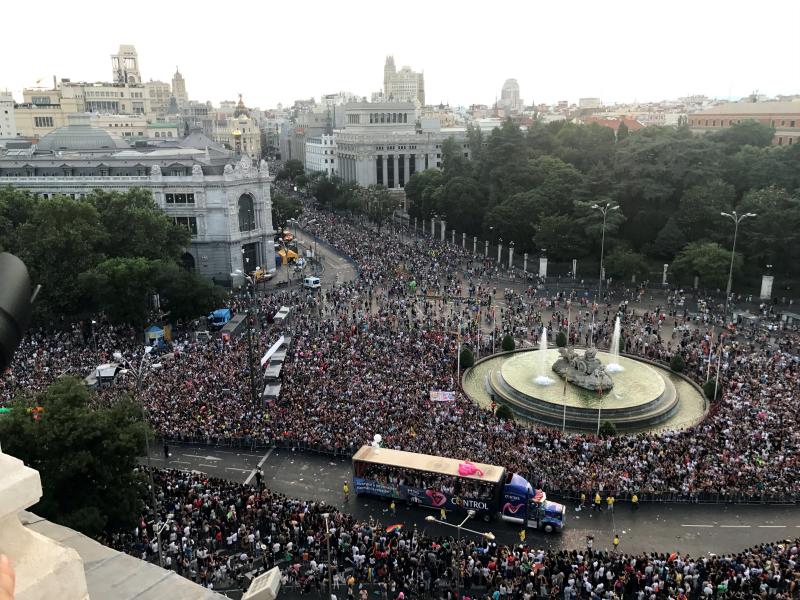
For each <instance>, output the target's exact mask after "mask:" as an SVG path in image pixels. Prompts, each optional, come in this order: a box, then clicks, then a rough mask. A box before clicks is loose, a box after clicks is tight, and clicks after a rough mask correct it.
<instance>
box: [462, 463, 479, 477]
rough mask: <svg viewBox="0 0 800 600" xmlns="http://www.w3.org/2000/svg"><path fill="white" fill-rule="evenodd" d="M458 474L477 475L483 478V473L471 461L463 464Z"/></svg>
mask: <svg viewBox="0 0 800 600" xmlns="http://www.w3.org/2000/svg"><path fill="white" fill-rule="evenodd" d="M458 474H459V475H464V476H467V475H477V476H478V477H483V471H481V470H480V469H479V468H478V467H476V466H475V465H473V464H472V463H471V462H469V461H465V462H462V463H461V464H459V465H458Z"/></svg>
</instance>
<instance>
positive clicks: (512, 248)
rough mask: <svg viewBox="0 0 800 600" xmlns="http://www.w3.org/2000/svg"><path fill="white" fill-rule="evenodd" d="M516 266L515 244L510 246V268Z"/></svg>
mask: <svg viewBox="0 0 800 600" xmlns="http://www.w3.org/2000/svg"><path fill="white" fill-rule="evenodd" d="M513 266H514V246H509V247H508V268H509V269H511V268H512V267H513Z"/></svg>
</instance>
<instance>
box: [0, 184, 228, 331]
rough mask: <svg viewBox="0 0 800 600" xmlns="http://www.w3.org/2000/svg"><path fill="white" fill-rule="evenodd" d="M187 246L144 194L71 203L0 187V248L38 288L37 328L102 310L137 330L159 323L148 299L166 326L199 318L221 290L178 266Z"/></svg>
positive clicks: (185, 237) (186, 238) (186, 236)
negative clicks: (21, 263)
mask: <svg viewBox="0 0 800 600" xmlns="http://www.w3.org/2000/svg"><path fill="white" fill-rule="evenodd" d="M190 241H191V236H190V232H189V230H188V229H186V228H185V227H182V226H179V225H176V224H175V223H174V222H173V221H172V219H171V218H170V217H169V216H167V215H166V214H165V213H164V211H162V210H161V209H160V208H159V207H158V206H157V205H156V203H155V202H154V201H153V198H152V195H151V194H150V192H148V191H146V190H141V189H134V190H131V191H128V192H125V193H119V192H105V191H100V190H97V191H95V192H94V193H92V194H88V195H87V196H86V197H84V198H79V199H75V198H72V197H69V196H54V197H51V198H43V197H41V196H38V195H35V194H31V193H29V192H27V191H23V190H17V189H13V188H10V187H5V188H0V249H2V250H4V251H7V252H11V253H13V254H16V255H17V256H19V257H20V258H21V259H22V260H23V261H24V262H25V264H26V265H27V267H28V270H29V271H30V274H31V278H32V280H33V281H34V282H36V283H38V284H41V285H42V290H41V293H40V294H39V296H38V297H37V301H36V303H35V305H34V311H35V316H36V318H37V320H38V322H39V323H40V324H43V325H45V324H56V323H58V322H67V323H68V322H70V320H71V318H81V317H85V316H87V315H89V314H96V313H98V312H104V313H105V315H106V317H107V318H108V319H109V320H110V321H111V322H112V323H125V324H129V325H135V326H143V325H146V324H147V323H148V322H149V321H151V320H152V319H157V318H159V315H157V314H156V312H155V310H154V308H155V304H154V303H153V297H154V295H155V294H158V297H159V305H160V310H161V311H163V313H162V315H161V316H167V315H168V317H169V319H170V320H172V321H178V320H182V319H193V318H196V317H197V315H199V314H204V313H205V312H207V311H208V310H209V309H211V308H213V307H214V305H216V304H217V303H218V302H219V299H220V290H219V288H217V287H216V286H215V285H214V284H213V283H211V282H210V281H209V280H208V279H206V278H204V277H202V276H200V275H199V274H197V273H196V272H194V271H189V270H187V269H185V268H184V267H183V266H182V263H181V257H182V254H183V252H184V251H185V249H186V248H188V246H189V244H190ZM164 313H166V314H164Z"/></svg>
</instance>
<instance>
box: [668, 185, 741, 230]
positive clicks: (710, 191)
mask: <svg viewBox="0 0 800 600" xmlns="http://www.w3.org/2000/svg"><path fill="white" fill-rule="evenodd" d="M735 200H736V190H735V189H734V187H733V186H732V185H730V184H729V183H725V182H724V181H722V180H721V179H716V180H712V181H709V182H707V183H703V184H700V185H696V186H693V187H691V188H689V189H688V190H686V191H685V192H684V193H683V196H682V197H681V201H680V206H679V209H678V212H677V213H676V215H675V218H676V221H677V224H678V227H679V228H680V230H681V232H682V233H683V235H684V236H685V238H686V239H687V240H689V241H692V242H699V241H701V240H709V241H715V242H719V241H722V239H726V237H723V238H721V237H720V235H721V234H720V232H721V229H722V228H721V227H720V225H721V223H722V221H721V217H720V213H721V212H727V211H730V210H732V209H733V203H734V201H735Z"/></svg>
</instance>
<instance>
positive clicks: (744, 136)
mask: <svg viewBox="0 0 800 600" xmlns="http://www.w3.org/2000/svg"><path fill="white" fill-rule="evenodd" d="M709 137H710V138H711V139H712V140H714V141H715V142H720V143H721V144H722V145H723V146H725V148H726V150H727V151H728V152H729V153H733V152H737V151H739V150H740V149H741V148H742V147H743V146H756V147H760V148H764V147H767V146H770V145H772V140H773V138H774V137H775V129H774V128H772V127H769V126H768V125H764V124H762V123H759V122H758V121H754V120H749V121H745V122H743V123H734V124H733V125H731V126H730V127H726V128H725V129H720V130H718V131H715V132H713V133H711V134H709Z"/></svg>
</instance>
